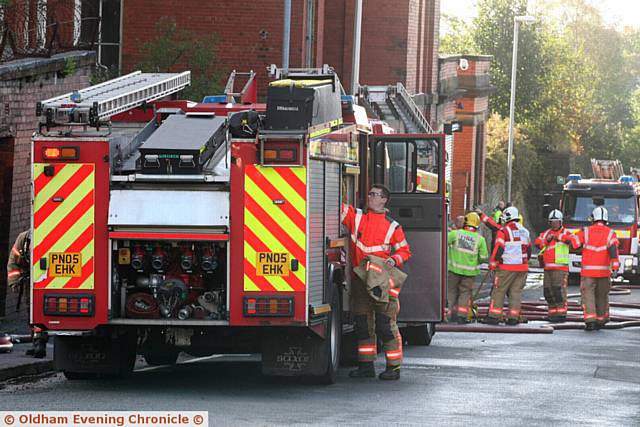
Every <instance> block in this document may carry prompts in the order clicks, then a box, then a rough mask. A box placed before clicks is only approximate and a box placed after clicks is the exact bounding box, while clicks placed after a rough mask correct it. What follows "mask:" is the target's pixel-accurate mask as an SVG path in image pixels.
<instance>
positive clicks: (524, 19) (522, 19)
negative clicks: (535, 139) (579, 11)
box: [507, 16, 536, 201]
mask: <svg viewBox="0 0 640 427" xmlns="http://www.w3.org/2000/svg"><path fill="white" fill-rule="evenodd" d="M534 22H536V18H534V17H533V16H516V17H515V18H513V58H512V60H511V102H510V103H509V152H508V153H507V201H511V166H512V163H513V122H514V117H513V111H514V109H515V104H516V69H517V67H518V29H519V27H520V23H525V24H533V23H534Z"/></svg>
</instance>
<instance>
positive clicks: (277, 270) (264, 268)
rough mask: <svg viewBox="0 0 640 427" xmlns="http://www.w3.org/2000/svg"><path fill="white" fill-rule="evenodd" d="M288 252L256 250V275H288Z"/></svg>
mask: <svg viewBox="0 0 640 427" xmlns="http://www.w3.org/2000/svg"><path fill="white" fill-rule="evenodd" d="M289 270H290V266H289V254H288V253H286V252H258V253H257V254H256V275H258V276H288V275H289Z"/></svg>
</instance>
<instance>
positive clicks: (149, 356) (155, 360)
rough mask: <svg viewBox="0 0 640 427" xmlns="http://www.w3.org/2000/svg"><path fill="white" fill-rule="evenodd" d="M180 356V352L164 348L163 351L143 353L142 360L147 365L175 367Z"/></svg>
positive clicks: (171, 348)
mask: <svg viewBox="0 0 640 427" xmlns="http://www.w3.org/2000/svg"><path fill="white" fill-rule="evenodd" d="M179 355H180V350H178V349H177V348H174V347H166V348H163V349H154V350H151V351H149V352H147V353H144V360H145V361H146V362H147V364H148V365H151V366H158V365H175V364H176V361H177V360H178V356H179Z"/></svg>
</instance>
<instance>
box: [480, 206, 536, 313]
mask: <svg viewBox="0 0 640 427" xmlns="http://www.w3.org/2000/svg"><path fill="white" fill-rule="evenodd" d="M502 217H503V220H504V222H505V224H504V226H503V227H502V228H500V229H499V230H498V232H497V233H496V245H495V247H494V248H493V253H492V254H491V261H490V263H489V268H490V269H491V270H496V269H497V270H498V271H497V274H496V276H495V279H494V282H493V291H492V292H491V304H490V305H489V313H488V315H487V317H486V319H485V322H486V323H489V324H493V325H497V324H498V323H500V320H501V319H502V315H503V313H502V311H503V310H502V307H503V304H504V297H505V295H508V297H509V312H508V314H507V320H506V323H507V325H517V324H518V323H519V321H520V304H521V302H522V290H523V289H524V285H525V283H526V280H527V272H528V271H529V257H530V256H531V240H530V238H529V230H527V229H526V228H524V227H523V226H522V224H520V213H519V212H518V209H517V208H516V207H515V206H510V207H508V208H506V209H505V210H504V211H503V213H502Z"/></svg>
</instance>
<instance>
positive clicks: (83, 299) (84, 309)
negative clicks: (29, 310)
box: [44, 294, 96, 316]
mask: <svg viewBox="0 0 640 427" xmlns="http://www.w3.org/2000/svg"><path fill="white" fill-rule="evenodd" d="M95 306H96V305H95V297H94V296H93V295H79V294H76V295H45V296H44V314H45V316H93V315H94V314H95Z"/></svg>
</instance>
